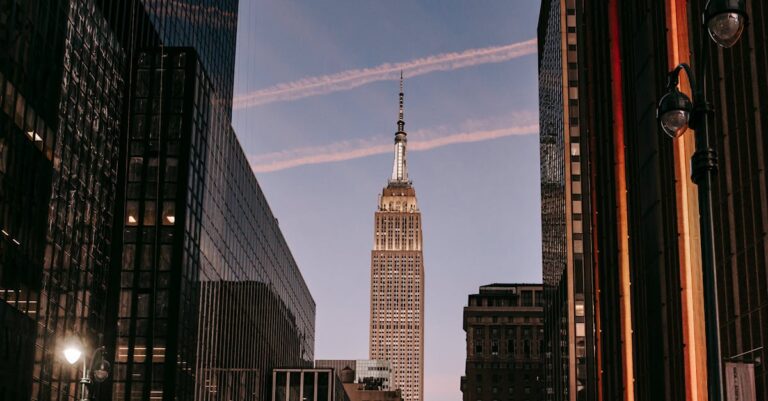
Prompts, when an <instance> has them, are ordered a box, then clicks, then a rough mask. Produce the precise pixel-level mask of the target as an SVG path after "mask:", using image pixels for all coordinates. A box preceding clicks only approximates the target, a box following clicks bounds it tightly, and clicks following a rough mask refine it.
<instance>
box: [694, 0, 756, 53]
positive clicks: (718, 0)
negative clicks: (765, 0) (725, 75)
mask: <svg viewBox="0 0 768 401" xmlns="http://www.w3.org/2000/svg"><path fill="white" fill-rule="evenodd" d="M744 3H745V0H710V1H709V3H707V7H706V11H704V25H706V27H707V30H708V31H709V36H711V37H712V40H714V41H715V43H717V44H718V45H720V46H722V47H731V46H733V45H735V44H736V42H738V41H739V38H741V34H742V33H743V32H744V27H745V26H746V25H747V20H748V19H749V18H748V16H747V7H746V5H745V4H744Z"/></svg>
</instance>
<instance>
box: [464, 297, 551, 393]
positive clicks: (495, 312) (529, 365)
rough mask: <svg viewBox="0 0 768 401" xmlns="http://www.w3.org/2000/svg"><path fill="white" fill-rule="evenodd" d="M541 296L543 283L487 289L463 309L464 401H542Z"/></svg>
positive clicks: (542, 340) (542, 330)
mask: <svg viewBox="0 0 768 401" xmlns="http://www.w3.org/2000/svg"><path fill="white" fill-rule="evenodd" d="M543 302H544V292H543V287H542V286H541V284H490V285H484V286H482V287H480V292H479V293H478V294H472V295H470V296H469V302H468V305H467V306H466V307H464V331H465V332H466V333H467V362H466V369H465V375H464V376H463V377H462V378H461V391H462V393H463V400H464V401H479V400H484V401H485V400H487V401H493V400H507V401H514V400H526V401H535V400H543V399H544V395H545V388H544V349H545V347H544V309H543V307H542V303H543Z"/></svg>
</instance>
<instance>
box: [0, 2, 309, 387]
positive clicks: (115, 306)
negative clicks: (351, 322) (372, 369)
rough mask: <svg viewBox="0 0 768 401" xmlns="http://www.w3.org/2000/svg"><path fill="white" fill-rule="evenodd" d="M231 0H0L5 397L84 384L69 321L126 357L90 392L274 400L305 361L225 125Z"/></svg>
mask: <svg viewBox="0 0 768 401" xmlns="http://www.w3.org/2000/svg"><path fill="white" fill-rule="evenodd" d="M237 3H238V2H237V1H235V0H228V1H213V0H194V1H193V0H126V1H119V2H116V1H109V0H51V1H17V0H0V322H2V323H0V325H2V326H1V327H0V328H1V329H2V333H6V335H7V343H9V344H14V347H11V348H8V349H7V351H6V352H5V353H0V364H1V365H3V366H14V367H16V369H13V370H8V371H6V370H0V398H2V399H11V400H46V401H47V400H54V399H55V400H68V399H75V397H80V394H78V389H77V380H78V373H79V372H77V370H78V369H77V368H78V367H79V366H78V367H71V366H69V365H66V364H64V363H62V361H61V358H60V357H59V356H58V355H59V351H60V349H59V345H60V342H61V340H62V339H63V338H65V337H66V336H68V335H77V336H79V337H81V338H82V339H83V341H84V343H85V345H86V347H87V348H88V349H93V348H95V347H97V346H99V345H102V344H103V345H105V346H106V347H107V350H108V352H109V353H110V354H113V357H114V359H113V360H114V362H115V363H114V366H113V371H112V377H111V378H110V380H108V381H107V382H105V383H103V384H101V385H100V386H95V387H94V388H93V389H92V390H93V392H92V394H91V395H93V396H94V397H95V398H97V399H131V400H150V399H179V400H181V399H225V398H226V399H229V398H238V397H240V398H242V397H244V395H246V394H248V395H249V396H254V397H256V399H264V400H265V399H268V398H269V388H268V387H269V383H270V374H271V368H272V367H275V366H278V365H287V364H290V365H292V366H301V365H305V366H306V365H309V364H311V361H312V359H313V353H314V316H315V315H314V314H315V304H314V301H313V299H312V297H311V294H310V293H309V290H308V289H307V287H306V284H305V283H304V280H303V278H302V276H301V273H300V272H299V270H298V268H297V266H296V263H295V261H294V260H293V257H292V255H291V253H290V250H289V248H288V246H287V244H286V242H285V240H284V238H283V237H282V234H281V232H280V229H279V226H278V224H277V221H276V219H275V218H274V216H273V215H272V213H271V211H270V209H269V205H268V204H267V201H266V199H265V198H264V194H263V192H262V191H261V189H260V188H259V185H258V182H257V181H256V178H255V177H254V176H253V173H252V172H251V169H250V167H249V165H248V162H247V160H246V157H245V154H244V153H243V150H242V149H241V147H240V145H239V143H238V141H237V138H236V136H235V134H234V132H233V130H232V128H231V125H230V121H231V98H232V86H233V80H234V79H233V78H234V77H233V76H234V54H235V33H236V28H237V25H236V24H237ZM239 350H247V352H249V354H248V356H249V357H250V358H249V359H247V360H246V359H244V355H245V354H243V353H241V351H239ZM94 393H95V394H94ZM227 397H229V398H227Z"/></svg>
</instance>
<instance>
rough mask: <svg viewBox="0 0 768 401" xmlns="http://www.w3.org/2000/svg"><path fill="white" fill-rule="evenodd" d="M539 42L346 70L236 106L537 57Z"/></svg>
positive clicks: (251, 96)
mask: <svg viewBox="0 0 768 401" xmlns="http://www.w3.org/2000/svg"><path fill="white" fill-rule="evenodd" d="M536 51H537V48H536V39H529V40H526V41H523V42H518V43H512V44H508V45H504V46H492V47H484V48H478V49H469V50H465V51H462V52H454V53H444V54H438V55H434V56H428V57H423V58H419V59H415V60H410V61H406V62H401V63H385V64H381V65H379V66H376V67H372V68H364V69H355V70H347V71H342V72H339V73H336V74H331V75H323V76H317V77H309V78H304V79H300V80H298V81H293V82H287V83H283V84H279V85H275V86H271V87H268V88H264V89H259V90H257V91H254V92H250V93H246V94H242V95H238V96H235V98H234V101H233V107H234V108H235V109H244V108H248V107H255V106H259V105H262V104H267V103H273V102H282V101H288V100H295V99H301V98H305V97H309V96H317V95H324V94H328V93H332V92H338V91H343V90H348V89H352V88H356V87H359V86H362V85H366V84H369V83H371V82H376V81H384V80H396V79H399V77H400V75H399V74H400V71H401V70H402V71H403V73H404V74H405V75H406V76H407V77H414V76H417V75H423V74H428V73H431V72H434V71H451V70H456V69H459V68H467V67H472V66H476V65H481V64H488V63H499V62H503V61H508V60H512V59H515V58H518V57H522V56H526V55H530V54H535V53H536Z"/></svg>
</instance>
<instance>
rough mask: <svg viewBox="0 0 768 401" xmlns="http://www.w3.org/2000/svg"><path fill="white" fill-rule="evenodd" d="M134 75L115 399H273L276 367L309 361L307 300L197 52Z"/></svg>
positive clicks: (148, 62)
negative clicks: (271, 385)
mask: <svg viewBox="0 0 768 401" xmlns="http://www.w3.org/2000/svg"><path fill="white" fill-rule="evenodd" d="M221 45H222V46H224V45H232V46H234V44H233V43H230V44H221ZM134 69H135V74H134V76H135V80H134V82H133V85H132V86H131V89H132V91H131V93H130V100H131V105H132V107H131V109H130V118H129V119H128V121H129V128H130V129H129V130H128V131H129V135H128V138H127V144H126V162H127V163H126V164H127V169H126V171H125V172H124V175H122V174H121V177H125V178H124V181H123V184H124V185H123V187H122V188H121V189H120V191H119V195H118V200H119V205H120V207H121V210H120V215H121V217H122V220H121V224H119V227H118V228H119V229H120V232H119V233H116V235H117V236H118V237H119V238H120V241H119V243H120V244H121V249H118V250H117V252H119V254H120V258H119V259H118V258H116V261H121V262H120V263H121V264H118V267H117V269H119V270H118V271H119V272H120V274H119V277H118V278H117V280H118V282H119V287H120V299H119V303H118V305H119V308H118V309H117V317H118V320H117V327H118V332H117V334H118V337H117V340H116V347H117V359H116V364H115V369H114V371H115V379H114V388H113V399H114V400H134V399H139V400H151V399H178V400H193V399H194V400H228V399H235V398H237V399H239V398H243V397H245V395H248V397H251V396H254V395H255V396H257V397H259V398H258V399H268V398H269V388H268V383H270V382H269V380H270V377H269V372H270V369H272V368H274V367H277V366H288V365H290V366H311V364H312V360H313V357H314V317H315V304H314V301H313V299H312V296H311V294H310V293H309V290H308V288H307V286H306V284H305V282H304V280H303V278H302V276H301V273H300V271H299V270H298V267H297V266H296V263H295V261H294V259H293V257H292V255H291V252H290V249H289V248H288V246H287V244H286V242H285V239H284V238H283V236H282V234H281V232H280V229H279V226H278V224H277V221H276V219H275V217H274V216H273V215H272V213H271V211H270V209H269V205H268V204H267V201H266V199H265V197H264V193H263V192H262V191H261V188H260V187H259V184H258V182H257V181H256V178H255V176H254V175H253V172H252V171H251V169H250V166H249V163H248V161H247V158H246V155H245V153H244V152H243V149H242V148H241V146H240V144H239V142H238V141H237V137H236V135H235V133H234V131H233V130H232V129H231V127H230V126H229V125H228V124H227V122H228V121H229V117H228V116H221V115H220V113H222V112H224V113H229V112H231V110H228V109H227V106H226V105H221V104H220V103H219V102H218V99H219V98H220V96H219V95H218V94H217V93H216V88H215V86H214V85H213V82H212V81H211V80H210V79H209V78H208V75H207V71H206V69H205V67H204V65H203V64H202V61H201V60H200V59H199V58H198V55H197V51H196V50H195V49H194V48H173V47H156V48H154V49H147V50H144V51H139V52H137V54H136V59H135V61H134ZM117 263H118V262H116V264H117Z"/></svg>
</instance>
